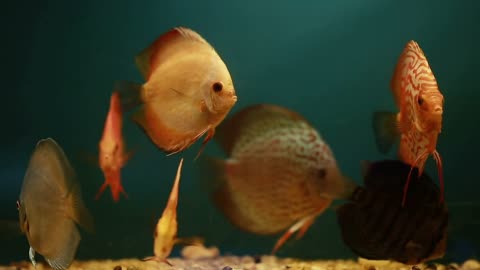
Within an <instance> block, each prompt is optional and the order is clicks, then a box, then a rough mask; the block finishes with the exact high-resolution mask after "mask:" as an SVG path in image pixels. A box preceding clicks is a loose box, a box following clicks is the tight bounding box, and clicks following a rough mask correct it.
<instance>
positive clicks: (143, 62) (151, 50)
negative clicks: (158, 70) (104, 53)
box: [135, 27, 211, 80]
mask: <svg viewBox="0 0 480 270" xmlns="http://www.w3.org/2000/svg"><path fill="white" fill-rule="evenodd" d="M192 42H198V43H201V44H205V45H208V46H210V44H209V43H208V42H207V41H206V40H205V39H204V38H203V37H202V36H200V35H199V34H198V33H197V32H195V31H193V30H191V29H189V28H186V27H175V28H173V29H171V30H170V31H168V32H166V33H164V34H162V35H161V36H160V37H158V38H157V39H156V40H155V41H154V42H153V43H152V44H151V45H150V46H148V47H147V48H145V49H144V50H142V51H141V52H140V53H139V54H138V55H137V56H136V57H135V63H136V64H137V67H138V69H140V72H141V73H142V75H143V77H144V78H145V80H148V78H149V77H150V72H151V67H154V66H156V65H158V64H159V63H161V62H162V60H164V59H165V58H166V57H168V55H169V54H170V53H171V52H172V49H173V50H175V49H176V47H177V46H178V45H179V44H180V43H192ZM210 47H211V46H210ZM178 48H181V47H178Z"/></svg>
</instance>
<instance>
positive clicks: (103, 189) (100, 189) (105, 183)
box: [95, 181, 108, 200]
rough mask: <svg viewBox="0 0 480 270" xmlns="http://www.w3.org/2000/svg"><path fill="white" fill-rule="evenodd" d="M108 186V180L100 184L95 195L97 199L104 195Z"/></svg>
mask: <svg viewBox="0 0 480 270" xmlns="http://www.w3.org/2000/svg"><path fill="white" fill-rule="evenodd" d="M107 187H108V183H107V181H105V182H103V184H102V185H101V186H100V188H99V189H98V191H97V194H96V195H95V200H99V199H100V197H101V196H102V194H103V192H104V191H105V189H106V188H107Z"/></svg>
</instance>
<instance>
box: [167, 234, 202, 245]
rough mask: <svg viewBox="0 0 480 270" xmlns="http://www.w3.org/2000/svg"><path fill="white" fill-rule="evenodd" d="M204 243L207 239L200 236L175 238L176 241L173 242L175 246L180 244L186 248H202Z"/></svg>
mask: <svg viewBox="0 0 480 270" xmlns="http://www.w3.org/2000/svg"><path fill="white" fill-rule="evenodd" d="M204 243H205V239H203V238H202V237H198V236H192V237H182V238H175V240H174V241H173V244H174V245H177V244H180V245H185V246H201V245H203V244H204Z"/></svg>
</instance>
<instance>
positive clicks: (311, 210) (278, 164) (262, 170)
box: [204, 104, 355, 253]
mask: <svg viewBox="0 0 480 270" xmlns="http://www.w3.org/2000/svg"><path fill="white" fill-rule="evenodd" d="M216 140H217V141H218V142H219V143H220V145H221V146H222V147H223V150H224V151H225V152H226V153H227V154H228V156H229V157H228V158H227V159H226V160H218V159H212V158H209V161H208V162H205V163H204V164H208V165H209V166H205V167H204V172H205V173H204V175H205V176H207V177H209V178H208V179H209V180H210V181H213V183H214V185H213V186H214V189H213V192H212V197H213V201H214V203H215V205H216V206H217V207H218V208H219V209H220V210H221V211H222V212H223V214H224V215H225V216H226V217H227V219H228V220H229V221H230V222H231V223H233V224H234V225H236V226H237V227H239V228H240V229H243V230H245V231H247V232H251V233H254V234H259V235H270V234H276V233H279V232H281V231H284V230H287V231H286V232H285V233H284V234H283V236H282V237H281V238H280V239H279V240H278V241H277V243H276V245H275V247H274V248H273V251H272V253H275V252H276V251H277V250H278V249H279V248H280V247H281V246H282V244H283V243H284V242H285V241H286V240H287V239H288V238H289V237H290V236H291V235H292V234H293V233H295V232H296V231H299V232H298V235H297V239H298V238H300V237H302V236H303V234H304V233H305V232H306V231H307V230H308V228H309V227H310V226H311V225H312V224H313V222H314V220H315V218H316V217H317V216H318V215H320V214H321V213H322V212H323V211H324V210H325V209H326V208H328V207H329V205H330V204H331V202H332V200H333V199H336V198H343V197H348V195H349V194H351V192H353V189H354V187H355V184H353V182H351V181H350V180H348V179H347V178H346V177H345V176H344V175H343V174H342V173H341V171H340V170H339V168H338V167H337V162H336V160H335V158H334V156H333V153H332V151H331V149H330V147H329V146H328V145H327V143H326V142H325V141H324V140H323V139H322V137H321V136H320V134H319V133H318V132H317V131H316V130H315V129H314V128H313V127H312V126H311V125H310V124H309V123H308V122H307V121H306V120H305V119H304V118H303V117H302V116H301V115H300V114H298V113H296V112H293V111H291V110H289V109H287V108H283V107H280V106H276V105H269V104H259V105H253V106H249V107H247V108H245V109H243V110H241V111H240V112H238V113H237V114H235V115H234V116H233V117H232V118H231V119H228V120H227V121H226V122H225V123H224V124H222V125H221V126H220V128H219V131H218V137H216ZM204 160H207V159H204Z"/></svg>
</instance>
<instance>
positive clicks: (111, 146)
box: [96, 92, 131, 201]
mask: <svg viewBox="0 0 480 270" xmlns="http://www.w3.org/2000/svg"><path fill="white" fill-rule="evenodd" d="M130 156H131V153H126V152H125V146H124V142H123V136H122V110H121V104H120V98H119V94H118V92H113V94H112V96H111V97H110V109H109V111H108V115H107V119H106V121H105V127H104V130H103V135H102V139H101V140H100V143H99V155H98V161H99V163H100V168H101V169H102V172H103V174H104V176H105V182H104V183H103V185H102V186H101V187H100V189H99V190H98V193H97V195H96V199H97V200H98V199H99V198H100V196H101V195H102V193H103V192H104V191H105V189H106V188H107V186H110V190H111V192H112V198H113V200H114V201H118V200H119V199H120V193H121V194H123V195H124V196H125V197H127V198H128V195H127V193H126V192H125V190H124V189H123V187H122V183H121V179H120V170H121V169H122V168H123V167H124V166H125V164H126V162H127V160H128V159H129V158H130Z"/></svg>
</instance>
